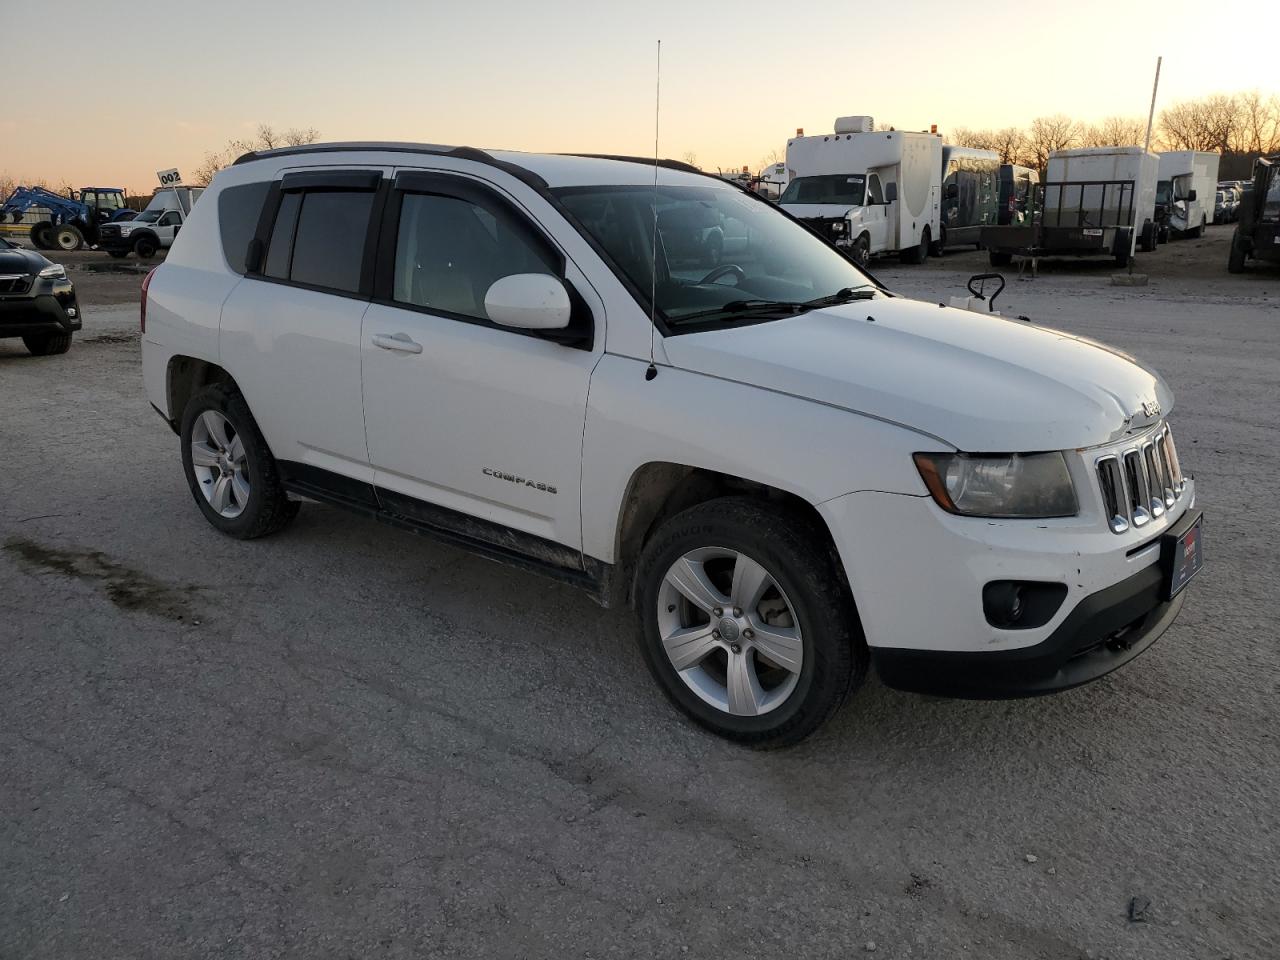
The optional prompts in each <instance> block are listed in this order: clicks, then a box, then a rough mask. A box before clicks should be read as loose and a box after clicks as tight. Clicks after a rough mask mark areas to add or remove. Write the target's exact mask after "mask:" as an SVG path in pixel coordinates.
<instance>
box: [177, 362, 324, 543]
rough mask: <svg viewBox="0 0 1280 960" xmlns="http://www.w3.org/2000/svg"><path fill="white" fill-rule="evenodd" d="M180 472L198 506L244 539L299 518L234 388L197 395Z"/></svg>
mask: <svg viewBox="0 0 1280 960" xmlns="http://www.w3.org/2000/svg"><path fill="white" fill-rule="evenodd" d="M181 437H182V469H183V472H184V473H185V474H186V477H187V485H188V486H189V487H190V488H191V495H192V496H193V497H195V501H196V505H197V506H198V507H199V508H200V512H201V513H203V514H204V516H205V519H206V520H208V521H209V523H210V524H212V525H213V526H214V527H215V528H216V529H218V530H220V531H221V532H222V533H225V534H227V535H228V536H231V537H236V538H237V539H240V540H252V539H254V538H256V537H263V536H266V535H267V534H270V533H275V532H276V531H278V530H282V529H283V528H284V527H285V526H287V525H288V523H289V521H290V520H292V519H293V518H294V517H295V516H297V514H298V507H299V504H298V502H297V501H293V500H290V499H289V497H288V495H287V494H286V493H285V490H284V486H283V484H282V483H281V481H280V471H279V468H278V467H277V466H276V461H275V458H274V457H273V456H272V455H271V450H270V448H269V447H268V446H267V441H266V440H265V439H264V438H263V436H262V432H261V431H260V430H259V429H258V424H257V423H256V422H255V421H254V419H253V414H251V413H250V412H249V405H248V404H247V403H245V400H244V397H242V396H241V395H240V392H239V391H238V390H236V389H235V388H234V387H231V386H228V385H227V384H214V385H213V386H211V387H207V388H205V389H204V390H202V391H200V392H199V393H197V394H196V395H195V396H194V397H192V398H191V400H190V401H189V402H188V403H187V408H186V410H185V411H184V412H183V415H182V431H181Z"/></svg>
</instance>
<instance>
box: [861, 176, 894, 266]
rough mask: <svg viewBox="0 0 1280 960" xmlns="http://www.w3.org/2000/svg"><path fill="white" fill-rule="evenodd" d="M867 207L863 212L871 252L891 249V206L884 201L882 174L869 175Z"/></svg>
mask: <svg viewBox="0 0 1280 960" xmlns="http://www.w3.org/2000/svg"><path fill="white" fill-rule="evenodd" d="M866 204H867V206H866V208H865V209H864V210H863V213H862V223H863V225H864V226H865V227H866V230H867V236H868V237H869V238H870V240H871V252H872V253H880V252H881V251H883V250H888V249H889V238H890V236H891V233H890V231H889V217H890V216H891V214H892V211H891V209H890V206H888V205H886V204H885V202H884V187H883V185H882V184H881V183H880V174H878V173H871V174H868V175H867V193H866Z"/></svg>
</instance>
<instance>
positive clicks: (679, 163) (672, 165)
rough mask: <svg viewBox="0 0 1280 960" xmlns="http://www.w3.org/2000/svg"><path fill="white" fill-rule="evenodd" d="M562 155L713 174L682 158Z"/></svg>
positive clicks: (591, 154) (603, 154) (595, 154)
mask: <svg viewBox="0 0 1280 960" xmlns="http://www.w3.org/2000/svg"><path fill="white" fill-rule="evenodd" d="M559 156H562V157H582V158H584V159H586V160H620V161H622V162H623V163H643V164H645V165H647V166H650V167H652V166H659V167H662V168H663V169H664V170H683V171H684V172H685V173H700V174H702V176H704V177H711V176H715V174H710V173H707V172H706V171H705V170H699V169H698V168H697V167H695V166H694V165H693V164H691V163H685V162H684V161H683V160H666V159H661V160H655V159H654V158H653V157H627V156H622V155H621V154H616V153H562V154H559Z"/></svg>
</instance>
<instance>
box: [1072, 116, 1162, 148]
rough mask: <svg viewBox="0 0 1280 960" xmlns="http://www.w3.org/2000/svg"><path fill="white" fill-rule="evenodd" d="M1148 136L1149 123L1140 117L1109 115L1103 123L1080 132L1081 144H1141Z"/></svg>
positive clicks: (1088, 145) (1103, 145) (1099, 145)
mask: <svg viewBox="0 0 1280 960" xmlns="http://www.w3.org/2000/svg"><path fill="white" fill-rule="evenodd" d="M1146 136H1147V124H1146V121H1145V120H1143V119H1141V118H1140V117H1107V118H1106V119H1105V120H1103V121H1102V122H1101V123H1097V124H1094V125H1092V126H1089V127H1086V128H1084V130H1083V131H1082V132H1081V134H1080V146H1082V147H1130V146H1139V145H1141V144H1142V142H1143V141H1144V140H1145V139H1146Z"/></svg>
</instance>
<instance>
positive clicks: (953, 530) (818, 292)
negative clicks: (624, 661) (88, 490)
mask: <svg viewBox="0 0 1280 960" xmlns="http://www.w3.org/2000/svg"><path fill="white" fill-rule="evenodd" d="M711 221H714V222H715V223H716V224H718V225H720V227H721V228H722V235H723V236H725V237H734V238H739V239H737V240H735V243H734V244H732V245H728V244H726V246H725V247H724V250H723V252H722V254H721V256H720V258H719V260H720V262H719V263H718V264H717V265H714V266H710V265H708V264H707V263H706V258H705V250H704V247H703V245H702V244H700V243H699V242H698V240H699V238H698V237H696V236H683V235H681V233H680V231H682V230H689V229H695V230H700V229H704V228H705V224H706V223H708V222H711ZM691 224H692V225H693V226H690V225H691ZM143 329H144V338H143V362H144V369H145V378H146V389H147V393H148V395H149V398H150V400H151V402H152V403H153V404H154V406H155V407H156V408H157V410H158V411H159V412H160V413H161V415H162V416H163V417H164V418H165V419H166V420H167V421H168V422H169V424H170V425H171V426H172V427H173V429H174V430H175V431H176V432H177V433H178V434H179V435H180V437H181V453H182V466H183V470H184V471H185V473H186V477H187V482H188V483H189V485H190V487H191V491H192V493H193V495H194V498H195V501H196V504H197V505H198V506H199V508H200V510H201V511H202V512H203V513H204V515H205V517H206V518H207V519H208V520H209V522H210V523H211V524H213V525H214V526H215V527H217V528H218V529H219V530H221V531H223V532H225V533H227V534H230V535H232V536H235V537H243V538H248V537H258V536H262V535H263V534H267V533H272V532H275V531H277V530H279V529H280V528H282V527H284V526H285V525H286V524H287V523H288V522H289V520H290V519H291V518H292V517H293V516H294V515H295V514H296V513H297V511H298V507H299V501H300V500H301V499H309V500H318V501H324V502H326V503H331V504H337V505H340V506H344V507H348V508H350V509H353V510H357V511H359V512H361V513H365V514H367V515H369V516H371V517H377V518H379V519H381V520H384V521H386V522H389V523H392V524H394V525H397V526H400V527H403V528H405V529H408V530H412V531H415V532H420V533H427V534H431V535H434V536H437V537H439V538H441V539H443V540H445V541H446V542H449V543H452V544H455V545H461V546H464V547H467V548H470V549H472V550H475V551H478V552H479V553H481V554H484V555H486V556H488V557H491V558H493V559H495V560H499V561H502V562H505V563H510V564H514V565H517V566H521V567H524V568H526V569H531V570H537V571H540V572H542V573H546V574H549V575H551V576H553V577H557V578H559V579H561V580H565V581H568V582H570V583H573V584H577V585H579V586H581V587H584V588H586V589H587V590H589V591H590V592H591V593H592V594H593V595H594V596H595V597H596V599H597V600H599V601H600V602H601V603H604V604H606V605H608V604H622V603H627V604H631V605H632V606H633V607H634V608H635V610H636V612H637V613H638V619H639V625H640V644H641V649H642V650H643V652H644V657H645V659H646V661H647V663H648V666H649V668H650V670H651V671H652V673H653V676H654V677H655V678H656V679H657V681H658V683H659V685H660V686H661V687H662V689H663V691H664V692H665V693H666V695H667V696H668V697H670V698H671V700H672V701H673V702H674V703H675V705H676V706H677V707H679V708H680V709H681V710H683V711H684V712H685V713H686V714H688V715H689V716H690V717H692V718H693V719H694V720H696V721H698V722H699V723H701V724H703V725H705V726H706V727H709V728H710V729H712V730H714V731H716V732H717V733H720V734H722V735H724V736H727V737H731V738H733V739H736V740H739V741H743V742H746V743H750V744H755V745H778V744H783V743H790V742H794V741H796V740H799V739H800V738H801V737H803V736H805V735H806V734H808V733H810V732H811V731H813V730H814V729H815V728H816V727H818V726H819V724H821V723H822V722H823V721H824V720H825V719H826V718H827V717H828V716H830V715H831V713H832V711H834V710H835V709H836V707H837V706H839V704H840V703H841V701H842V700H843V699H844V698H845V697H846V696H847V695H848V694H849V693H850V691H852V690H853V689H854V688H856V687H857V686H858V685H859V684H861V683H862V681H863V680H864V678H865V676H866V673H867V670H868V665H869V663H870V662H872V661H874V662H875V664H876V667H877V670H878V672H879V674H880V676H881V678H882V679H883V680H884V681H885V682H887V683H889V684H891V685H892V686H895V687H898V688H903V689H910V690H919V691H927V692H931V693H940V694H950V695H957V696H975V697H1009V696H1023V695H1028V694H1038V693H1046V692H1049V691H1054V690H1061V689H1064V688H1067V687H1072V686H1075V685H1078V684H1081V683H1085V682H1087V681H1090V680H1093V679H1096V678H1097V677H1100V676H1102V675H1103V674H1105V673H1107V672H1109V671H1111V670H1114V669H1115V668H1116V667H1118V666H1120V665H1122V664H1124V663H1126V662H1128V661H1129V660H1132V659H1133V658H1134V657H1136V656H1138V654H1140V653H1141V652H1142V651H1144V650H1145V649H1146V648H1147V647H1149V646H1150V645H1151V644H1152V643H1154V642H1155V640H1156V639H1157V638H1158V637H1159V636H1160V635H1161V634H1162V633H1163V632H1164V630H1165V629H1166V628H1167V627H1168V626H1169V624H1170V623H1171V622H1172V620H1173V618H1174V617H1175V616H1176V615H1177V613H1178V611H1179V609H1180V608H1181V606H1182V603H1183V599H1184V595H1183V594H1182V593H1181V592H1180V591H1181V588H1182V586H1183V585H1184V584H1185V583H1186V582H1187V581H1188V580H1189V579H1190V578H1191V576H1193V575H1194V574H1195V572H1196V571H1197V570H1198V569H1199V565H1200V543H1199V529H1200V514H1199V513H1198V512H1197V511H1196V510H1195V509H1194V506H1195V488H1194V484H1193V482H1192V481H1191V480H1190V479H1189V478H1186V477H1184V475H1183V473H1182V471H1181V470H1180V468H1179V464H1178V458H1177V455H1176V453H1175V452H1174V445H1173V438H1172V436H1171V434H1170V431H1169V428H1168V426H1167V424H1166V421H1165V416H1166V415H1167V414H1168V412H1169V411H1170V409H1171V407H1172V404H1173V398H1172V396H1171V394H1170V392H1169V390H1168V388H1167V387H1166V386H1165V384H1164V382H1163V381H1162V380H1161V379H1160V378H1159V377H1158V376H1157V375H1156V374H1155V373H1153V372H1152V371H1150V370H1148V369H1146V368H1144V367H1142V366H1140V365H1139V364H1137V363H1136V362H1134V361H1133V360H1132V359H1131V358H1129V357H1126V356H1124V355H1123V354H1120V353H1118V352H1117V351H1115V350H1111V349H1109V348H1106V347H1103V346H1100V345H1098V344H1095V343H1090V342H1088V341H1085V340H1082V339H1080V338H1078V337H1072V336H1068V335H1065V334H1063V333H1060V332H1056V331H1051V330H1045V329H1042V328H1039V327H1036V326H1033V325H1031V324H1029V323H1026V322H1023V321H1018V320H1006V319H1001V318H999V317H997V316H990V315H981V314H977V313H974V312H970V311H964V310H956V309H951V308H946V307H941V306H940V305H938V304H933V303H920V302H916V301H912V300H907V299H904V298H902V297H899V296H895V295H894V294H892V293H891V292H889V291H887V290H885V289H884V288H883V287H882V286H880V284H878V283H877V282H876V281H875V280H874V279H873V278H872V277H871V276H869V275H868V274H867V273H865V272H863V271H862V270H860V269H859V268H858V267H857V266H856V265H855V264H854V263H853V262H852V261H851V260H850V259H848V258H847V257H845V256H844V255H843V254H842V253H840V252H839V251H837V250H836V249H835V248H834V247H832V246H830V245H829V244H828V243H827V242H826V241H825V240H823V239H822V238H820V237H819V236H817V235H816V234H814V233H812V232H811V231H810V230H809V229H808V228H806V227H805V226H803V225H801V224H799V223H798V222H796V221H795V220H793V219H792V218H791V217H789V216H788V215H787V214H785V213H783V212H781V211H779V210H778V209H777V208H776V207H774V206H772V205H770V204H769V203H768V202H766V201H764V200H762V199H759V198H757V197H754V196H752V195H750V194H748V193H745V192H743V191H742V190H740V189H739V188H737V187H736V186H733V185H731V184H728V183H724V182H722V181H719V180H717V179H714V178H712V177H708V176H703V175H701V174H700V173H698V172H697V171H696V170H694V169H693V168H691V167H686V166H684V165H682V164H675V163H670V162H661V163H658V164H655V163H654V162H653V161H640V160H634V159H627V158H608V157H582V156H535V155H528V154H520V153H486V152H482V151H479V150H475V149H470V148H451V147H442V146H431V145H413V144H378V143H366V144H333V145H311V146H305V147H297V148H286V149H282V150H273V151H268V152H265V153H256V154H249V155H246V156H244V157H242V158H240V160H239V161H237V163H236V164H235V165H234V166H232V167H230V168H229V169H227V170H224V171H223V172H222V173H220V174H218V176H217V177H216V178H215V180H214V182H213V184H212V186H211V187H210V188H209V190H208V196H206V197H205V198H204V199H203V201H202V202H201V203H199V204H198V205H196V207H195V208H194V209H193V210H192V212H191V216H190V218H189V220H188V222H187V224H186V226H185V227H184V228H183V230H182V232H181V234H180V235H179V236H178V238H177V240H176V241H175V243H174V245H173V248H172V251H171V252H170V254H169V257H168V259H167V260H166V261H165V263H164V264H163V265H161V266H159V267H158V268H156V270H155V271H153V273H152V274H151V275H150V277H149V278H148V282H147V283H146V284H145V285H144V293H143Z"/></svg>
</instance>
